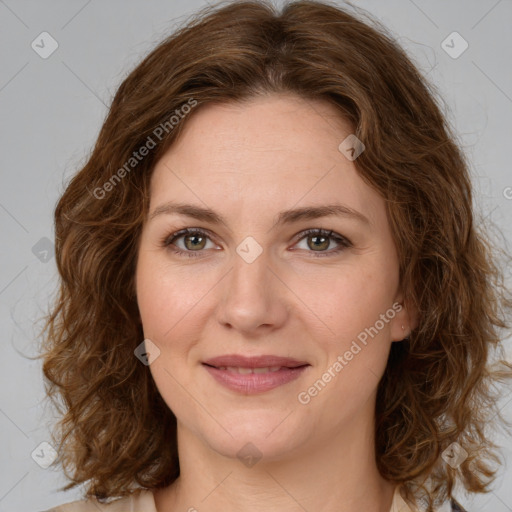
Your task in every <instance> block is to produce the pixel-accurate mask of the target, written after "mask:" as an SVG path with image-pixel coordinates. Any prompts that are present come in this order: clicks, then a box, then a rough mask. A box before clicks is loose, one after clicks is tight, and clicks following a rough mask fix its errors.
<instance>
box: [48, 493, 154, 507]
mask: <svg viewBox="0 0 512 512" xmlns="http://www.w3.org/2000/svg"><path fill="white" fill-rule="evenodd" d="M98 511H101V512H157V510H156V506H155V500H154V498H153V492H152V491H149V490H140V491H136V492H134V493H133V494H131V495H130V496H126V497H124V498H120V499H117V500H115V501H112V502H110V503H107V504H104V503H99V502H98V501H96V500H94V499H87V500H79V501H73V502H70V503H64V504H63V505H58V506H57V507H54V508H52V509H49V510H46V511H44V512H98Z"/></svg>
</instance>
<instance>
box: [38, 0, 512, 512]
mask: <svg viewBox="0 0 512 512" xmlns="http://www.w3.org/2000/svg"><path fill="white" fill-rule="evenodd" d="M349 5H351V4H349ZM354 9H355V10H356V11H357V12H359V13H360V12H361V10H359V9H356V8H355V7H354ZM363 18H365V19H363ZM273 93H286V94H290V93H291V94H296V95H298V96H300V97H301V98H304V99H306V100H308V101H309V100H311V101H313V100H324V101H325V100H327V101H328V102H329V103H330V104H331V105H332V106H333V107H334V108H335V109H336V110H337V112H339V115H340V116H342V117H343V118H344V119H345V120H346V121H348V122H349V123H350V125H351V126H352V128H353V133H354V134H356V136H357V137H358V138H359V139H360V140H361V141H363V143H364V144H365V146H366V149H365V151H364V152H363V153H362V154H361V155H360V156H359V157H358V158H357V160H356V161H354V164H355V166H356V168H357V171H358V173H359V175H360V176H361V178H362V179H363V180H364V181H365V182H366V183H368V185H370V186H371V187H373V188H374V189H375V190H377V191H378V192H379V194H380V195H381V196H382V197H383V198H384V200H385V201H386V208H387V212H388V218H389V222H390V225H391V228H392V232H393V237H394V241H395V243H396V247H397V250H398V254H399V264H400V284H401V288H402V292H403V295H404V301H405V302H406V303H410V304H412V305H413V307H414V308H416V309H417V311H418V313H419V314H418V321H419V323H418V326H417V328H415V329H414V330H413V331H412V332H411V333H410V336H409V338H408V339H406V340H404V341H403V342H400V343H393V344H392V349H391V352H390V354H389V361H388V365H387V368H386V370H385V374H384V375H383V377H382V379H381V381H380V383H379V387H378V396H377V403H376V410H375V414H376V424H375V440H376V460H377V464H378V468H379V471H380V473H381V474H382V476H383V477H384V478H386V479H388V480H390V481H393V482H395V483H396V484H401V485H402V487H403V489H404V492H403V495H404V497H405V498H406V499H407V500H410V501H411V502H412V503H413V502H414V501H415V500H425V501H426V502H427V503H428V507H429V510H431V507H432V506H433V505H435V506H437V504H438V503H439V502H441V501H444V500H445V499H447V498H450V497H451V496H452V492H453V490H454V484H455V483H456V482H457V481H458V480H460V482H462V484H463V486H464V487H465V489H466V490H467V491H469V492H488V491H489V485H490V483H491V482H492V481H493V480H494V479H495V473H496V472H497V468H496V467H493V465H494V463H496V462H498V463H499V461H500V459H499V457H498V453H497V445H495V444H494V442H493V441H492V440H491V435H490V432H489V431H488V427H490V426H492V425H497V424H498V423H499V424H500V425H501V424H503V425H507V426H508V422H507V421H506V420H505V419H504V418H503V417H502V416H501V414H500V411H499V409H498V407H497V405H496V399H497V398H498V397H499V396H500V388H499V387H497V386H496V385H497V384H499V383H502V382H505V381H506V378H508V377H510V376H511V375H512V365H510V364H509V363H506V362H505V361H503V360H502V359H500V358H496V357H495V356H500V357H503V355H502V354H503V345H502V341H503V340H504V339H505V338H506V336H508V333H509V332H510V322H509V321H510V313H511V311H512V298H511V295H510V291H509V289H507V287H506V286H505V284H504V272H503V270H502V269H501V267H500V264H499V263H500V260H499V258H498V256H499V255H501V256H504V257H505V259H504V260H503V261H506V262H508V261H509V255H508V254H507V253H506V252H505V251H504V250H502V249H500V248H499V247H498V244H494V242H492V241H491V231H490V224H487V225H485V224H483V223H482V225H481V226H480V227H477V226H476V223H475V217H476V215H475V210H474V207H473V204H472V202H473V199H472V189H471V182H470V171H469V168H470V167H469V163H468V162H467V161H466V159H465V156H464V154H463V152H462V150H461V149H460V148H459V146H458V144H457V143H456V136H455V135H454V133H453V131H452V129H451V128H450V126H449V125H448V123H447V121H446V119H445V118H444V116H443V114H442V108H441V107H440V105H439V104H438V101H439V98H438V97H437V96H438V94H437V91H436V89H435V88H434V87H433V86H432V85H431V84H429V83H428V81H427V80H426V78H425V77H424V76H422V75H421V74H420V72H419V71H418V69H417V67H416V66H415V64H413V62H412V61H411V60H410V58H409V57H408V56H407V54H406V53H405V51H404V50H403V49H402V48H401V47H400V46H399V45H398V44H397V42H396V41H395V40H394V38H393V37H392V35H390V33H389V32H388V31H387V29H386V28H385V27H383V26H382V25H381V24H380V23H379V22H378V21H376V20H375V19H372V18H371V17H370V16H368V14H367V13H366V12H364V14H362V15H358V14H357V13H349V12H348V11H347V10H343V9H341V8H339V7H338V6H336V5H333V4H329V3H321V2H315V1H297V2H295V3H288V4H286V5H284V6H283V7H282V9H281V11H279V12H278V11H277V10H276V8H275V7H274V6H272V4H270V3H266V2H263V1H262V2H257V1H248V2H246V1H241V2H240V1H238V2H227V3H226V2H223V3H222V4H220V5H218V6H217V7H207V8H206V9H203V10H202V11H199V12H198V13H196V15H194V16H193V17H192V18H191V19H188V20H187V23H186V24H185V25H184V26H182V27H180V28H179V29H178V30H177V31H176V32H175V33H173V34H172V35H171V36H170V37H168V38H167V39H165V40H164V41H163V42H161V43H160V44H159V45H158V46H157V47H156V48H155V49H154V50H153V51H151V53H149V55H147V56H146V57H145V58H144V60H143V61H142V62H141V63H140V64H139V65H138V66H137V67H136V68H135V69H134V70H133V71H132V72H131V73H130V74H129V75H128V76H127V78H126V79H125V80H124V81H123V82H122V84H121V85H120V87H119V89H118V91H117V93H116V94H115V97H114V99H113V101H112V104H111V107H110V110H109V112H108V115H107V117H106V119H105V121H104V123H103V126H102V128H101V131H100V133H99V136H98V139H97V142H96V144H95V146H94V149H93V151H92V154H91V155H90V157H89V158H88V161H87V162H86V163H85V165H84V166H83V168H82V169H81V170H80V171H79V172H78V173H77V174H76V175H74V177H73V178H72V179H71V180H70V181H69V183H68V184H67V186H66V189H65V191H64V193H63V194H62V196H61V198H60V200H59V201H58V204H57V206H56V209H55V235H56V236H55V240H56V247H55V249H56V262H57V266H58V271H59V274H60V288H59V291H58V296H56V297H55V302H54V304H52V307H51V311H50V312H49V313H48V315H47V317H45V326H44V328H43V332H42V343H43V350H42V355H41V357H42V358H44V361H43V371H44V376H45V382H46V385H47V393H48V396H49V397H50V398H51V399H52V403H55V405H56V406H57V408H58V410H59V412H60V413H61V415H62V417H61V419H60V421H59V423H58V424H57V426H56V428H55V431H54V432H53V434H52V435H53V441H54V443H56V445H57V446H58V453H59V458H58V462H59V463H61V464H62V466H63V469H64V471H65V474H66V475H67V477H68V478H69V480H70V483H69V484H68V485H67V486H66V487H65V489H69V488H72V487H74V486H76V485H78V484H80V483H86V492H87V496H96V497H97V498H100V499H106V498H112V497H121V496H125V495H127V494H129V493H130V492H132V491H133V490H135V489H137V488H148V489H156V488H160V487H165V486H168V485H170V484H171V483H172V482H173V481H174V480H175V479H176V478H177V477H178V475H179V461H178V455H177V445H176V418H175V416H174V414H173V413H172V411H171V410H170V409H169V408H168V407H167V405H166V404H165V402H164V401H163V399H162V397H161V396H160V394H159V392H158V390H157V388H156V385H155V383H154V381H153V379H152V377H151V374H150V372H149V369H148V367H147V366H145V365H143V364H141V363H140V361H139V360H138V359H137V358H136V357H134V356H133V351H134V349H135V348H136V347H137V346H138V345H139V344H140V343H141V341H142V340H143V331H142V325H141V321H140V317H139V313H138V307H137V298H136V291H135V286H134V276H135V268H136V264H137V251H138V243H139V239H140V234H141V229H142V226H143V222H144V220H145V218H146V215H147V212H148V204H149V180H150V178H151V173H152V170H153V169H154V167H155V163H156V162H157V161H158V160H159V158H160V157H161V156H162V155H163V154H164V153H165V152H166V151H167V150H168V149H169V147H170V146H171V144H172V143H173V142H174V141H175V140H176V139H177V137H178V136H179V134H180V132H181V130H182V128H183V126H184V125H185V124H186V122H187V119H188V118H189V117H190V116H193V115H194V112H195V111H197V109H200V108H201V105H205V104H208V103H213V102H216V103H222V102H244V101H246V100H249V99H251V98H253V97H255V96H258V95H266V94H273ZM193 102H197V103H194V104H196V105H197V106H196V107H195V110H194V111H193V112H191V113H189V114H188V117H187V116H183V117H182V119H181V120H180V121H179V122H178V123H177V124H176V126H175V127H174V128H173V129H170V127H169V123H168V124H167V125H166V126H167V129H166V131H165V132H164V135H165V136H163V137H161V140H158V143H157V144H156V147H155V148H153V149H151V150H150V151H149V153H148V154H147V155H146V156H145V157H144V158H142V159H141V160H140V161H139V160H138V161H137V163H136V165H134V166H133V169H130V170H129V171H126V172H124V173H123V172H121V173H119V172H118V169H121V168H123V166H125V164H126V163H127V162H129V161H130V158H132V157H133V152H134V151H137V150H139V148H141V147H142V146H144V145H145V144H146V143H147V141H148V140H149V139H148V137H150V138H152V139H153V140H154V141H155V138H156V137H155V129H156V128H157V127H158V126H162V124H161V123H165V122H166V120H169V119H170V118H171V116H173V114H174V113H180V112H181V113H182V112H183V105H186V104H191V103H193ZM176 115H178V114H176ZM180 117H181V116H178V117H177V118H176V119H179V118H180ZM155 142H156V141H155ZM125 169H126V167H125ZM116 172H117V177H118V178H119V177H120V176H121V175H122V176H121V177H122V179H119V180H118V179H117V178H115V179H114V178H113V176H114V174H116ZM107 182H109V183H110V184H111V185H105V184H106V183H107ZM98 190H100V191H101V190H102V191H103V192H101V193H100V192H98ZM100 196H102V197H100ZM498 363H501V365H499V364H498ZM453 442H457V443H459V444H460V445H461V446H462V447H463V448H464V449H465V450H466V451H467V452H468V457H467V458H466V459H465V460H464V462H463V463H462V464H461V465H460V467H458V468H456V469H455V468H452V467H451V466H450V465H448V464H446V463H445V462H444V460H443V458H442V457H441V454H442V452H443V450H445V449H446V448H447V447H448V446H449V445H450V444H451V443H453Z"/></svg>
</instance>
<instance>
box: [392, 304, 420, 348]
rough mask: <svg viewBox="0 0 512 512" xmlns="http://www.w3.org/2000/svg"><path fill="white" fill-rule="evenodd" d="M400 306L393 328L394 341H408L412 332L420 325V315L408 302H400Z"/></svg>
mask: <svg viewBox="0 0 512 512" xmlns="http://www.w3.org/2000/svg"><path fill="white" fill-rule="evenodd" d="M397 304H399V305H400V309H399V310H398V312H397V314H396V317H395V318H394V320H393V325H392V328H391V337H392V341H408V340H409V339H410V336H411V331H412V330H414V329H415V328H416V326H417V325H418V314H417V310H416V308H414V307H412V306H411V305H410V304H407V303H406V301H402V300H400V301H398V302H397Z"/></svg>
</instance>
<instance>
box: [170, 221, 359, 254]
mask: <svg viewBox="0 0 512 512" xmlns="http://www.w3.org/2000/svg"><path fill="white" fill-rule="evenodd" d="M295 239H296V240H298V241H299V242H300V241H302V240H304V239H306V243H307V247H308V248H309V249H312V250H311V251H308V252H312V253H317V254H314V255H313V256H314V257H325V256H330V255H333V254H338V253H340V252H341V251H343V250H344V249H346V248H348V247H352V243H351V242H350V240H348V239H347V238H345V237H343V236H341V235H339V234H337V233H335V232H333V231H330V230H325V229H308V230H306V231H302V232H301V233H299V234H298V235H297V236H296V237H295ZM208 240H210V234H209V232H207V231H205V230H203V229H200V228H186V229H182V230H181V231H177V232H176V233H173V234H172V235H171V236H166V237H165V238H164V239H163V240H162V241H161V245H162V246H163V247H168V248H171V247H172V249H171V250H172V252H174V253H175V254H178V255H180V256H184V255H187V256H188V257H190V258H197V257H200V253H201V252H203V249H207V248H208V247H206V245H207V241H208ZM332 240H334V241H335V243H336V244H338V247H336V248H334V249H332V250H330V251H326V250H324V249H327V248H328V247H329V246H330V245H331V241H332ZM178 241H183V243H184V247H183V248H180V247H179V244H177V242H178ZM210 241H211V240H210ZM310 241H311V242H310ZM294 250H295V249H294Z"/></svg>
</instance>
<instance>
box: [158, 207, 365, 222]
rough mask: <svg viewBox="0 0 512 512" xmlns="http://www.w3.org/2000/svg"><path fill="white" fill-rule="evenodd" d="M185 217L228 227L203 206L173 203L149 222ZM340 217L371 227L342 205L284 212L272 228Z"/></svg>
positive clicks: (360, 215) (362, 217)
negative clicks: (167, 216) (173, 216)
mask: <svg viewBox="0 0 512 512" xmlns="http://www.w3.org/2000/svg"><path fill="white" fill-rule="evenodd" d="M164 214H165V215H173V214H176V215H183V216H186V217H191V218H193V219H196V220H199V221H203V222H209V223H210V224H224V225H227V222H226V220H225V219H224V217H222V215H219V214H218V213H217V212H215V211H213V210H211V209H209V208H203V207H201V206H196V205H191V204H183V203H174V202H172V201H170V202H167V203H164V204H161V205H160V206H157V207H156V208H155V209H154V210H153V212H152V213H151V214H150V215H149V220H152V219H154V218H155V217H157V216H159V215H164ZM329 216H338V217H346V218H348V219H353V220H356V221H358V222H360V223H362V224H365V225H367V226H371V222H370V221H369V220H368V218H367V217H365V216H364V215H363V214H362V213H360V212H358V211H357V210H354V209H353V208H350V207H348V206H345V205H342V204H328V205H320V206H304V207H301V208H294V209H291V210H284V211H282V212H280V213H279V215H278V217H277V220H276V221H275V222H274V224H273V226H272V228H274V227H276V226H279V225H284V224H293V223H294V222H298V221H301V220H314V219H318V218H321V217H329Z"/></svg>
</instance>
